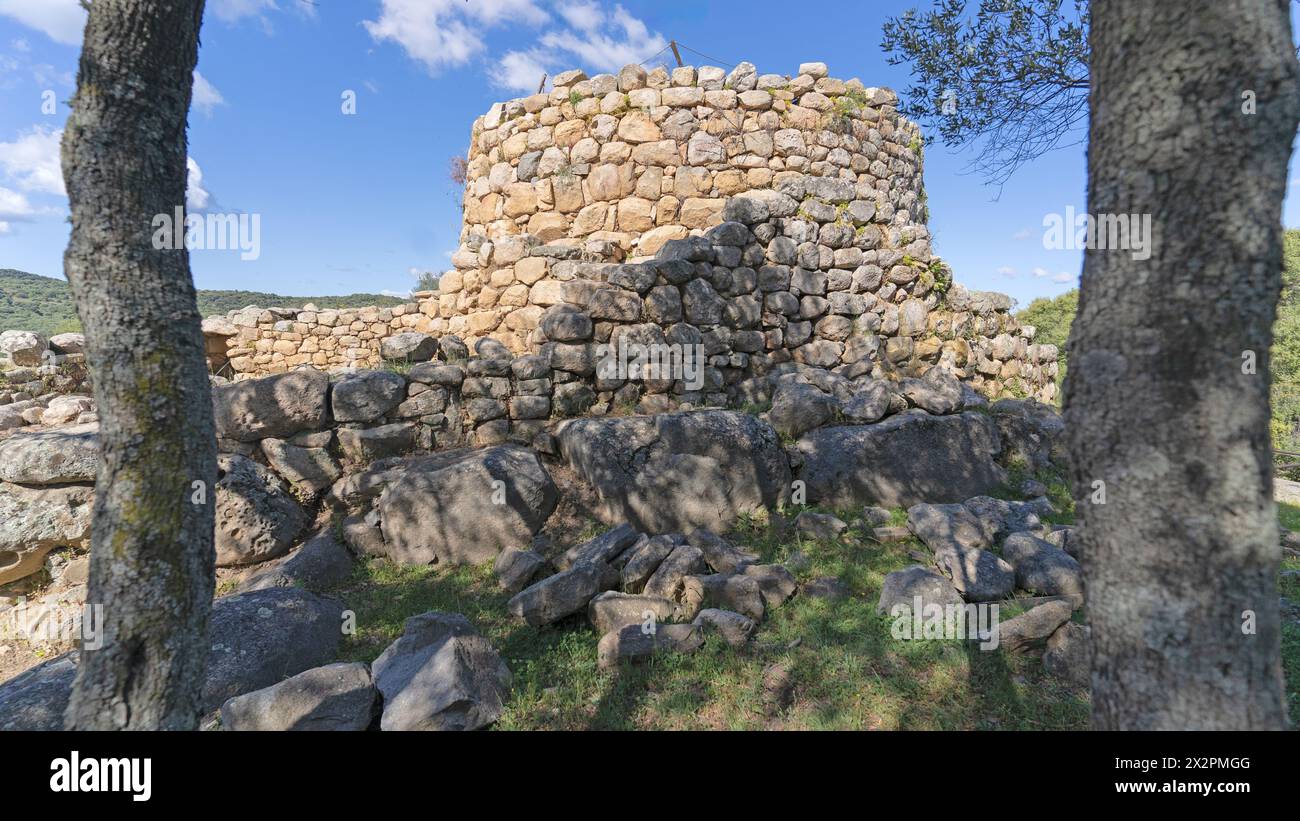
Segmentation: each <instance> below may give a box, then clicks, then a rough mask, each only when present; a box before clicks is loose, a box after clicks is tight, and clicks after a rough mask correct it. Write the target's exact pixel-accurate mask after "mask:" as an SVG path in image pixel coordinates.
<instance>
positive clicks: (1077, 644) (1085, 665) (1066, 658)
mask: <svg viewBox="0 0 1300 821" xmlns="http://www.w3.org/2000/svg"><path fill="white" fill-rule="evenodd" d="M1088 642H1089V635H1088V628H1087V627H1084V626H1083V625H1081V624H1075V623H1074V622H1072V621H1067V622H1066V623H1065V624H1062V625H1061V626H1060V627H1058V628H1057V629H1056V632H1055V633H1053V634H1052V635H1051V636H1049V637H1048V639H1047V649H1046V650H1045V651H1043V667H1044V668H1046V669H1047V672H1049V673H1051V674H1052V675H1054V676H1056V677H1057V678H1060V679H1064V680H1065V681H1068V682H1070V683H1071V684H1073V685H1075V686H1076V687H1089V686H1090V685H1091V683H1092V670H1091V664H1092V656H1091V653H1090V647H1089V643H1088ZM0 729H4V728H3V725H0Z"/></svg>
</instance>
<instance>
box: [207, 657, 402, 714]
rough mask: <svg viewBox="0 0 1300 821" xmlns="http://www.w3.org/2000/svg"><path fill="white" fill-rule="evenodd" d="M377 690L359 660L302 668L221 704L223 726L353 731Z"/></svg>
mask: <svg viewBox="0 0 1300 821" xmlns="http://www.w3.org/2000/svg"><path fill="white" fill-rule="evenodd" d="M378 695H379V691H378V690H376V689H375V684H374V682H373V681H372V680H371V678H370V670H369V669H368V668H367V667H366V665H364V664H360V663H357V662H353V663H350V664H347V663H339V664H327V665H325V666H324V667H315V668H313V669H311V670H305V671H303V672H301V673H299V674H298V675H296V676H293V677H291V678H287V679H285V680H284V681H282V682H280V683H279V684H273V685H271V686H270V687H267V688H264V689H262V690H257V691H255V692H252V693H247V694H245V695H242V696H236V697H234V698H232V699H230V700H229V701H227V702H226V703H225V704H223V705H221V726H222V727H223V728H225V729H227V730H236V731H239V730H263V731H267V730H280V731H283V730H317V731H319V730H336V731H359V730H364V729H366V728H367V727H369V726H370V723H371V721H373V720H374V715H375V707H376V703H375V702H376V699H377V697H378Z"/></svg>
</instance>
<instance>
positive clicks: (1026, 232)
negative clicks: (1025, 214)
mask: <svg viewBox="0 0 1300 821" xmlns="http://www.w3.org/2000/svg"><path fill="white" fill-rule="evenodd" d="M1033 235H1034V232H1033V230H1032V229H1029V228H1021V229H1020V230H1019V231H1017V232H1015V233H1014V234H1012V235H1011V238H1012V239H1029V238H1030V237H1032V236H1033Z"/></svg>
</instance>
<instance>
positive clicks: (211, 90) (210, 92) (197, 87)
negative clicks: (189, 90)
mask: <svg viewBox="0 0 1300 821" xmlns="http://www.w3.org/2000/svg"><path fill="white" fill-rule="evenodd" d="M225 104H226V98H225V97H222V96H221V92H220V91H217V87H216V86H214V85H213V84H212V83H210V82H208V79H207V78H206V77H204V76H203V75H202V74H200V73H199V72H198V69H195V71H194V107H195V108H196V109H198V110H199V111H201V112H203V114H204V115H206V116H209V117H211V116H212V111H213V109H215V108H216V107H217V106H219V105H225Z"/></svg>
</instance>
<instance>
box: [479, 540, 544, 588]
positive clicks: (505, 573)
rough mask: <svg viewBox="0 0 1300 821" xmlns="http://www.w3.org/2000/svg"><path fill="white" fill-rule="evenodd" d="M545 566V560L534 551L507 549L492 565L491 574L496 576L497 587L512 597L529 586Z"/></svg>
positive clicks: (515, 548)
mask: <svg viewBox="0 0 1300 821" xmlns="http://www.w3.org/2000/svg"><path fill="white" fill-rule="evenodd" d="M545 566H546V559H544V558H542V554H540V553H538V552H537V551H536V550H521V549H519V548H517V547H507V548H506V549H505V550H502V551H501V552H500V553H499V554H498V555H497V558H496V561H494V562H493V563H492V572H493V573H494V574H496V577H497V585H498V586H499V587H500V588H501V589H502V590H504V591H506V592H507V593H509V594H511V595H514V594H515V593H518V592H519V591H520V590H523V589H524V588H525V587H527V586H528V585H529V584H531V583H532V581H533V579H534V578H536V577H537V574H538V572H540V571H541V569H542V568H543V567H545Z"/></svg>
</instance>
